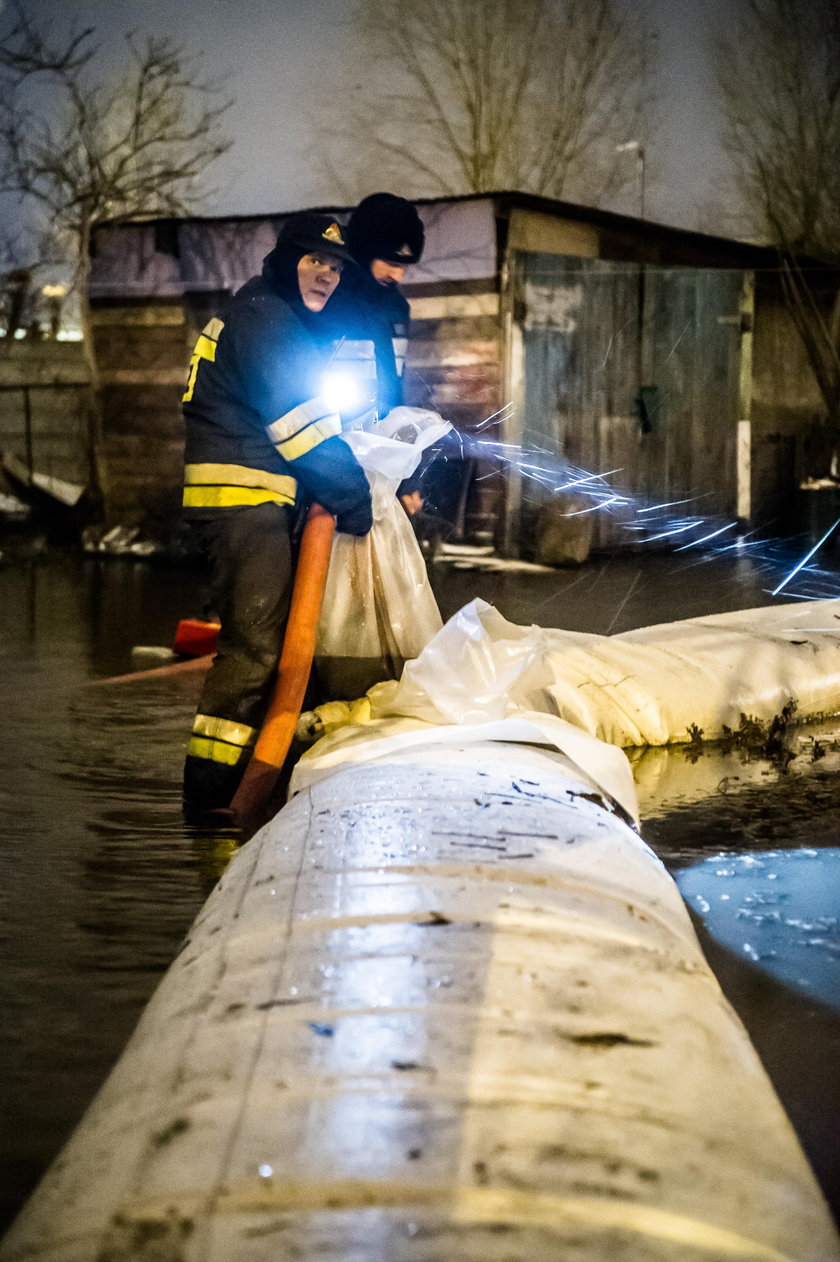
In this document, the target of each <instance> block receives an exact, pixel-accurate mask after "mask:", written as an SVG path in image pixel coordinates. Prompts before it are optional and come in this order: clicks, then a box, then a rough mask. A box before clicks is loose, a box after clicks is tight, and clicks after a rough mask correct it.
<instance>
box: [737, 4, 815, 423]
mask: <svg viewBox="0 0 840 1262" xmlns="http://www.w3.org/2000/svg"><path fill="white" fill-rule="evenodd" d="M716 52H717V77H718V85H719V89H720V99H721V103H722V107H723V116H724V145H725V148H726V150H727V152H728V154H729V157H730V159H731V162H732V167H733V172H734V176H735V181H736V185H737V188H738V191H739V194H740V197H741V201H742V204H743V207H744V210H745V213H746V216H747V222H748V224H749V227H750V228H751V230H752V231H753V232H754V233H756V234H757V235H759V236H760V237H762V238H763V239H765V240H768V239H769V240H770V241H771V242H772V243H773V244H774V245H776V246H778V248H779V250H780V252H781V255H782V267H783V279H784V284H785V292H786V295H787V299H788V305H789V308H790V311H791V315H792V317H793V320H794V323H795V324H796V327H797V329H798V331H799V334H800V336H801V338H802V341H803V344H804V346H805V349H806V352H807V354H808V357H809V360H810V363H811V367H812V369H813V371H814V375H815V378H816V381H817V384H818V386H819V389H820V392H821V394H822V398H823V401H824V404H825V407H826V412H827V417H828V419H829V421H830V422H831V424H832V426H833V428H834V429H835V431H836V435H837V437H840V284H839V283H838V270H837V269H838V268H840V6H838V5H837V2H836V0H811V2H810V3H809V4H807V5H806V4H802V3H801V0H744V6H743V12H742V18H741V22H740V24H739V26H738V28H737V29H736V32H735V34H734V35H733V37H732V38H731V39H728V40H719V41H718V43H717V48H716ZM803 255H804V256H807V257H809V258H810V259H811V260H822V261H824V262H825V263H826V264H828V265H829V269H820V268H811V267H809V268H803V267H802V266H801V264H800V262H799V258H800V257H801V256H803Z"/></svg>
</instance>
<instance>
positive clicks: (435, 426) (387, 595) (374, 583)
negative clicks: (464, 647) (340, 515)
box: [315, 407, 452, 700]
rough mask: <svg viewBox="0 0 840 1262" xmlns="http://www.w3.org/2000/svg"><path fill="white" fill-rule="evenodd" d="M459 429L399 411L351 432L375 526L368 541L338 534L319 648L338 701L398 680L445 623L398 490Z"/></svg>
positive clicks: (319, 663) (326, 680)
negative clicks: (424, 456)
mask: <svg viewBox="0 0 840 1262" xmlns="http://www.w3.org/2000/svg"><path fill="white" fill-rule="evenodd" d="M451 428H452V426H451V424H450V423H449V421H444V420H443V419H442V418H441V417H440V416H439V415H438V414H437V413H436V412H427V411H425V410H424V409H421V408H409V407H398V408H394V409H393V410H392V411H391V412H390V413H389V414H388V416H387V417H385V419H384V420H383V421H381V422H377V423H375V424H374V425H373V426H371V428H369V429H359V430H350V431H349V432H348V433H345V434H344V435H343V438H344V441H345V442H346V443H347V444H348V446H349V447H350V448H351V449H352V450H353V453H354V455H355V456H356V459H357V460H358V461H359V464H360V465H361V466H362V468H363V469H364V470H365V473H366V474H367V478H368V481H369V483H370V489H371V498H372V501H373V527H372V529H371V530H370V532H369V533H368V534H367V535H366V536H365V537H364V538H363V539H359V538H356V537H355V536H352V535H345V534H336V536H335V539H334V540H333V545H332V553H331V555H330V566H329V571H328V573H327V581H326V586H325V589H324V599H323V604H322V606H321V618H320V623H319V626H318V637H317V643H316V648H315V665H316V668H317V671H318V676H319V679H320V681H321V684H322V686H323V688H324V690H325V691H326V692H327V693H328V695H329V696H330V697H333V698H335V699H345V700H350V699H353V698H356V697H359V696H361V695H362V693H364V692H366V691H367V689H368V688H370V687H371V685H373V684H375V683H377V682H379V681H381V680H386V679H394V678H398V677H399V675H400V674H401V672H402V669H403V665H404V663H405V662H406V661H408V660H410V659H412V658H415V657H416V656H417V654H418V653H419V652H420V651H421V650H422V649H423V648H424V647H425V645H426V644H427V643H428V641H429V640H430V639H431V638H432V636H434V635H435V634H436V633H437V632H438V631H439V630H440V629H441V626H442V625H443V623H442V619H441V616H440V611H439V609H438V606H437V601H436V600H435V597H434V594H433V592H432V588H431V584H430V583H429V576H428V573H427V571H426V562H425V560H424V558H423V554H422V552H421V550H420V545H419V544H418V542H417V539H416V538H415V535H414V530H413V528H412V525H411V521H410V520H409V517H408V515H407V514H406V512H405V510H404V508H403V506H402V504H401V503H400V501H399V500H398V499H397V494H396V492H397V487H398V486H399V484H400V482H401V481H402V480H403V479H404V478H407V477H409V476H410V475H411V474H412V473H413V472H414V470H415V469H416V468H417V466H418V464H419V463H420V458H421V456H422V454H423V452H424V451H425V449H426V448H427V447H429V446H431V444H432V443H435V442H437V441H438V440H439V439H440V438H442V437H443V435H444V434H446V433H448V431H449V430H450V429H451Z"/></svg>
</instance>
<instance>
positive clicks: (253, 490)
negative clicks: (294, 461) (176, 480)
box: [183, 464, 297, 508]
mask: <svg viewBox="0 0 840 1262" xmlns="http://www.w3.org/2000/svg"><path fill="white" fill-rule="evenodd" d="M184 484H185V485H184V498H183V505H184V508H242V507H246V506H248V505H251V504H268V503H274V504H294V502H295V494H296V492H297V482H296V481H295V479H294V478H292V477H289V475H288V474H285V473H269V472H267V470H265V469H251V468H249V467H248V466H247V465H238V464H188V465H187V466H186V468H185V470H184Z"/></svg>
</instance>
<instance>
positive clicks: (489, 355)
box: [405, 280, 504, 542]
mask: <svg viewBox="0 0 840 1262" xmlns="http://www.w3.org/2000/svg"><path fill="white" fill-rule="evenodd" d="M406 292H407V297H408V298H409V302H410V305H411V337H410V339H409V345H408V357H407V361H406V370H405V399H406V403H408V404H410V405H411V406H414V407H426V408H430V409H431V410H432V411H434V412H439V413H440V414H441V416H443V417H445V418H446V419H447V420H449V421H451V422H452V424H453V425H454V426H455V427H456V428H457V429H458V430H459V431H460V432H461V433H463V434H464V435H466V436H473V437H474V436H487V437H488V438H493V437H498V433H499V425H498V423H494V422H493V421H491V420H488V418H491V417H494V416H495V415H496V414H497V413H498V411H499V409H500V408H501V407H502V404H503V402H504V400H503V399H502V370H501V321H500V297H499V290H498V287H497V285H496V282H495V281H493V280H487V281H479V282H476V281H473V282H456V283H449V284H445V283H444V284H429V285H420V286H415V287H413V288H410V289H408V290H407V291H406ZM494 467H495V466H494V463H493V462H490V461H476V460H475V459H474V458H468V459H464V460H457V459H454V458H450V459H449V460H447V461H446V462H441V461H438V462H437V463H436V464H435V465H434V466H433V467H432V468H431V469H430V470H429V471H428V473H427V475H426V494H427V506H428V507H429V509H430V510H432V511H435V510H437V511H438V512H440V513H441V514H442V515H443V516H445V517H446V518H447V519H448V520H450V521H453V522H455V524H456V534H457V536H458V537H459V538H466V539H470V540H476V541H481V542H484V541H487V542H491V541H492V540H493V538H494V535H495V527H496V523H497V521H498V515H499V508H500V505H501V500H502V482H501V477H500V476H496V477H494V476H493V470H494Z"/></svg>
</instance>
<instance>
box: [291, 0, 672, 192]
mask: <svg viewBox="0 0 840 1262" xmlns="http://www.w3.org/2000/svg"><path fill="white" fill-rule="evenodd" d="M355 28H356V32H357V35H356V38H355V39H354V41H353V44H352V47H353V49H355V50H356V51H355V52H351V53H350V54H349V57H350V58H351V60H350V61H349V63H348V66H347V70H346V74H347V82H346V84H345V85H344V87H343V90H342V89H341V88H339V89H338V90H336V87H335V84H334V83H333V85H332V87H331V93H330V96H331V102H333V103H330V102H324V103H323V104H321V105H320V106H319V108H318V111H317V114H316V119H317V121H318V123H319V134H320V135H321V137H322V138H323V140H324V143H325V146H326V148H327V155H328V156H327V159H326V162H327V164H328V169H329V171H330V173H331V175H332V177H333V178H334V179H335V178H337V177H338V182H339V186H340V187H341V191H342V193H343V195H344V196H346V197H347V198H348V200H349V199H351V198H352V197H355V196H357V195H358V193H359V192H360V191H361V190H362V189H363V188H365V187H368V188H369V187H370V186H371V185H373V184H381V181H382V170H383V168H385V169H387V172H388V182H389V184H390V185H392V186H394V187H401V188H406V189H407V190H408V191H409V192H410V194H411V195H413V196H420V195H426V196H436V195H449V194H455V193H480V192H489V191H494V190H495V191H500V190H504V189H515V190H521V191H525V192H532V193H539V194H543V195H545V196H553V197H560V196H564V197H577V198H580V199H582V200H585V201H587V202H590V203H598V202H602V201H603V200H604V199H606V198H608V197H609V196H611V195H613V194H615V193H616V192H617V191H618V190H619V189H620V188H621V187H622V186H624V185H625V184H627V183H628V181H629V180H632V179H633V178H634V172H633V169H632V167H631V166H630V165H629V164H628V163H626V162H621V161H619V160H617V158H616V155H615V149H616V145H617V144H618V143H619V142H622V141H627V140H628V139H629V138H632V139H637V140H639V141H641V140H642V139H643V138H644V137H643V136H642V134H641V132H642V129H643V128H644V126H645V117H644V115H645V109H646V106H647V105H648V104H649V102H648V101H646V93H647V76H646V60H647V57H648V55H649V50H650V40H649V39H648V37H647V32H646V29H645V28H644V24H643V23H640V21H639V20H638V15H637V16H636V18H635V20H634V22H633V25H632V26H631V25H630V24H629V23H628V22H627V21H625V20H624V19H623V18H622V17H621V16H620V15H619V13H618V11H617V9H616V7H615V4H614V2H613V0H424V3H423V4H419V5H405V4H403V2H402V0H359V3H358V5H357V10H356V18H355Z"/></svg>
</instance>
